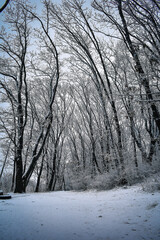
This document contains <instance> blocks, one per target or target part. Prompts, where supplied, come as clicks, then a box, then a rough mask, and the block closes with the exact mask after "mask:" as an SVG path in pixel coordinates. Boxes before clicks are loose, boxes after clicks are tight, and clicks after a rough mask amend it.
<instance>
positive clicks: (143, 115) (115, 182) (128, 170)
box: [0, 0, 160, 193]
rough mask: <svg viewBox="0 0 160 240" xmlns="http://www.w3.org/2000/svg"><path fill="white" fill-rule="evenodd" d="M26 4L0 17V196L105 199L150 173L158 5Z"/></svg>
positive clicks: (157, 103)
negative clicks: (89, 193)
mask: <svg viewBox="0 0 160 240" xmlns="http://www.w3.org/2000/svg"><path fill="white" fill-rule="evenodd" d="M31 2H32V1H31ZM31 2H30V1H29V0H26V1H25V0H12V1H10V3H9V4H8V5H7V7H6V8H5V10H4V11H3V12H1V13H0V149H1V155H0V189H1V188H2V189H4V191H13V192H15V193H23V192H26V191H32V192H34V191H35V192H39V191H55V190H88V189H98V190H106V189H111V188H114V187H115V186H121V185H124V184H128V185H132V184H134V183H137V182H140V181H142V180H143V179H144V178H146V177H149V176H150V175H152V174H153V173H156V172H159V171H160V2H159V0H132V1H129V0H93V1H84V0H62V1H61V2H59V3H55V2H54V0H44V1H43V3H41V7H40V8H38V6H34V5H33V3H31Z"/></svg>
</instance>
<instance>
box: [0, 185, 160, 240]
mask: <svg viewBox="0 0 160 240" xmlns="http://www.w3.org/2000/svg"><path fill="white" fill-rule="evenodd" d="M120 239H125V240H141V239H142V240H160V193H154V194H152V193H144V192H142V191H140V188H139V187H131V188H128V189H116V190H110V191H104V192H94V191H92V192H53V193H37V194H36V193H33V194H22V195H19V194H13V197H12V199H11V200H6V201H4V200H0V240H120Z"/></svg>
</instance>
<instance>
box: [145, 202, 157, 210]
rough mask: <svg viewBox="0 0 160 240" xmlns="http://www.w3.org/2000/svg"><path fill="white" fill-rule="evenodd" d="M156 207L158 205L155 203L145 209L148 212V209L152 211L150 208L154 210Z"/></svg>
mask: <svg viewBox="0 0 160 240" xmlns="http://www.w3.org/2000/svg"><path fill="white" fill-rule="evenodd" d="M157 205H158V203H157V202H154V203H151V204H149V205H148V206H147V207H146V209H147V210H150V209H152V208H155V207H156V206H157Z"/></svg>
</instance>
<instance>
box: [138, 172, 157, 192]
mask: <svg viewBox="0 0 160 240" xmlns="http://www.w3.org/2000/svg"><path fill="white" fill-rule="evenodd" d="M141 185H142V190H143V191H145V192H157V191H160V173H159V174H158V173H157V174H154V175H153V176H151V177H149V178H146V179H145V181H144V182H143V183H142V184H141Z"/></svg>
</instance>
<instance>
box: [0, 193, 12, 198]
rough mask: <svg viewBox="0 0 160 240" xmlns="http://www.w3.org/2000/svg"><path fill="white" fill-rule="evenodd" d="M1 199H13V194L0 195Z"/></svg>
mask: <svg viewBox="0 0 160 240" xmlns="http://www.w3.org/2000/svg"><path fill="white" fill-rule="evenodd" d="M0 199H11V195H8V194H5V195H0Z"/></svg>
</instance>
